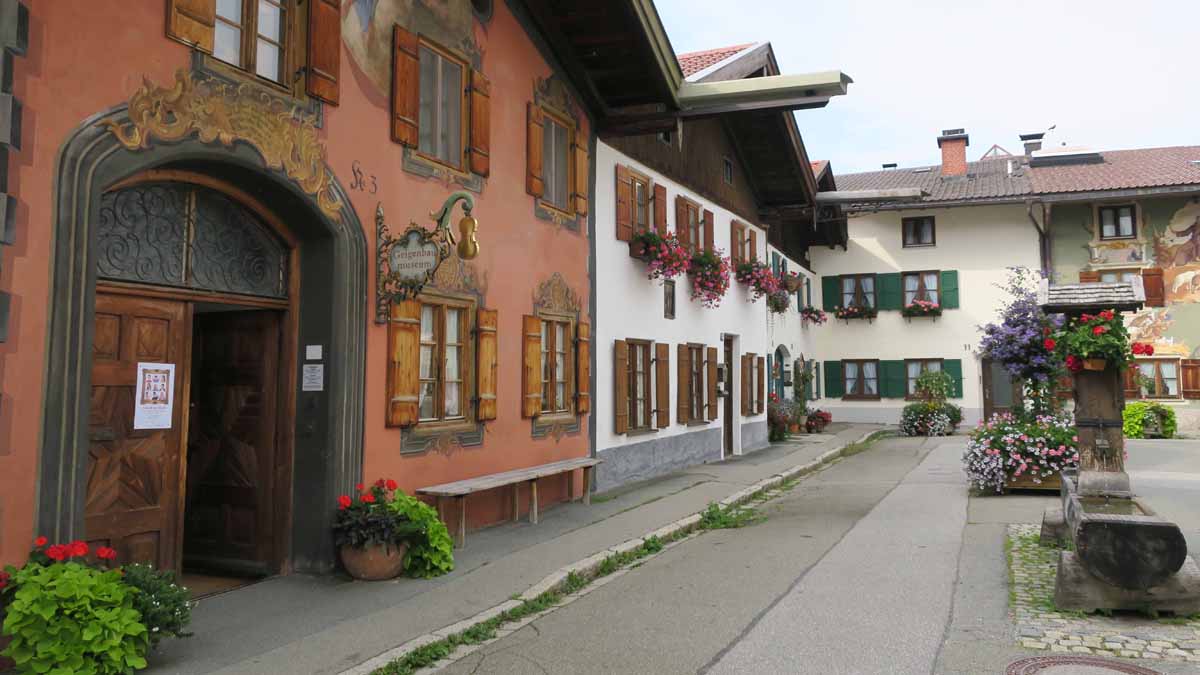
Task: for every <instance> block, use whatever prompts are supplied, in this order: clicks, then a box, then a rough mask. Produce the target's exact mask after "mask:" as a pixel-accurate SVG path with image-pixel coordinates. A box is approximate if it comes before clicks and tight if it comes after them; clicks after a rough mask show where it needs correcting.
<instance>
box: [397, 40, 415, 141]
mask: <svg viewBox="0 0 1200 675" xmlns="http://www.w3.org/2000/svg"><path fill="white" fill-rule="evenodd" d="M418 47H419V42H418V40H417V36H416V34H415V33H410V32H408V31H407V30H405V29H404V28H403V27H402V26H400V25H396V26H393V27H392V140H393V141H395V142H397V143H400V144H401V145H406V146H408V147H410V148H415V147H417V142H418V133H417V132H418V125H419V121H420V119H421V55H420V51H419V48H418Z"/></svg>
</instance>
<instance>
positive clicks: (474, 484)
mask: <svg viewBox="0 0 1200 675" xmlns="http://www.w3.org/2000/svg"><path fill="white" fill-rule="evenodd" d="M602 461H604V460H600V459H595V458H593V457H579V458H577V459H564V460H563V461H561V462H551V463H550V464H540V465H538V466H531V467H528V468H525V469H516V470H513V471H505V472H502V473H493V474H489V475H486V476H478V477H476V478H468V479H466V480H458V481H454V482H453V483H442V484H441V485H431V486H429V487H423V488H420V489H419V490H417V494H420V495H428V496H430V497H436V498H437V506H438V515H440V516H441V518H442V522H446V523H448V522H449V521H447V520H446V510H445V503H446V500H448V499H453V500H454V501H455V502H457V505H458V532H457V536H456V543H457V545H458V547H459V548H462V547H464V546H466V545H467V497H468V496H469V495H472V494H475V493H476V492H484V491H487V490H494V489H496V488H502V487H507V486H510V485H511V486H512V495H513V522H514V523H515V522H517V521H518V520H520V515H521V502H520V488H521V484H522V483H528V484H529V490H530V498H529V522H531V523H534V524H537V522H538V493H537V482H538V479H539V478H545V477H547V476H556V475H558V474H564V475H566V477H567V500H568V501H575V499H576V498H575V481H574V480H573V478H574V476H575V470H576V469H583V496H582V497H583V503H584V504H591V503H592V474H593V472H594V471H595V468H596V465H597V464H599V463H600V462H602Z"/></svg>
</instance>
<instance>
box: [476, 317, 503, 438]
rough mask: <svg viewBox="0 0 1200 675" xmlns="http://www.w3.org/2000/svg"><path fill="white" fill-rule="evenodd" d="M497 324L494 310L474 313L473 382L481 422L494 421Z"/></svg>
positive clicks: (497, 346)
mask: <svg viewBox="0 0 1200 675" xmlns="http://www.w3.org/2000/svg"><path fill="white" fill-rule="evenodd" d="M497 323H498V321H497V316H496V310H494V309H481V310H479V311H478V312H476V319H475V331H476V335H477V337H476V360H477V361H478V363H479V367H478V373H477V374H476V376H475V377H476V380H475V381H476V387H477V389H478V392H479V410H478V418H479V421H481V422H486V421H487V420H494V419H496V412H497V410H496V408H497V406H496V383H497V372H496V371H497V369H498V368H499V364H498V360H499V359H498V354H499V352H498V348H499V344H498V342H497V339H496V338H497V335H496V328H497Z"/></svg>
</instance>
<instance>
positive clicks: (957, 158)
mask: <svg viewBox="0 0 1200 675" xmlns="http://www.w3.org/2000/svg"><path fill="white" fill-rule="evenodd" d="M937 142H938V147H939V148H941V149H942V175H943V176H965V175H967V146H968V145H970V144H971V138H970V137H969V136H967V131H966V129H943V130H942V135H941V136H938V139H937Z"/></svg>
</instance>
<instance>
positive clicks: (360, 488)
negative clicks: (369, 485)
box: [354, 483, 363, 492]
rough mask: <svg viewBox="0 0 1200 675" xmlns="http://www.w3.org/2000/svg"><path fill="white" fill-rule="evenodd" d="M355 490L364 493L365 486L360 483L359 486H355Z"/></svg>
mask: <svg viewBox="0 0 1200 675" xmlns="http://www.w3.org/2000/svg"><path fill="white" fill-rule="evenodd" d="M354 489H355V490H356V491H358V492H362V491H363V484H362V483H358V484H357V485H355V486H354Z"/></svg>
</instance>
